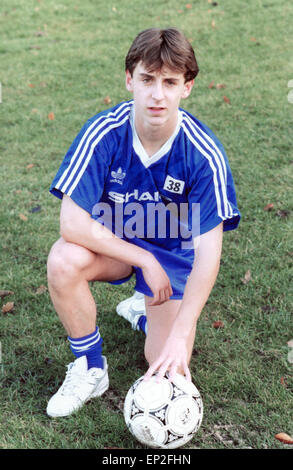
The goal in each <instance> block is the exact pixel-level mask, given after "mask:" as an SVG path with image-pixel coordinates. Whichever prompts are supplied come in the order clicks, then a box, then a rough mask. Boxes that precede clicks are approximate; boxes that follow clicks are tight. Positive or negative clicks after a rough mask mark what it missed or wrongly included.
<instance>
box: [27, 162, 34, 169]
mask: <svg viewBox="0 0 293 470" xmlns="http://www.w3.org/2000/svg"><path fill="white" fill-rule="evenodd" d="M34 166H35V165H34V164H33V163H30V164H29V165H27V166H26V168H27V169H28V170H30V169H31V168H33V167H34Z"/></svg>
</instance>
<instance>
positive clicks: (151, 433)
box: [124, 374, 203, 449]
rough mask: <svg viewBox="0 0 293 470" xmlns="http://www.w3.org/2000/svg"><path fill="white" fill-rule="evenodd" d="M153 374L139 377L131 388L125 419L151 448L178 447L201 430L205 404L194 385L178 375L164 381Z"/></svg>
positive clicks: (131, 429)
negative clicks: (159, 380)
mask: <svg viewBox="0 0 293 470" xmlns="http://www.w3.org/2000/svg"><path fill="white" fill-rule="evenodd" d="M156 380H157V379H156V376H152V377H151V378H150V379H149V380H148V381H145V382H143V377H140V378H139V379H138V380H136V382H135V383H134V384H133V385H132V386H131V387H130V389H129V391H128V393H127V395H126V398H125V401H124V419H125V423H126V425H127V427H128V429H129V430H130V432H131V433H132V435H133V436H134V437H135V438H136V439H137V440H138V441H139V442H141V443H142V444H144V445H146V446H148V447H151V448H161V449H175V448H177V447H180V446H183V445H184V444H186V443H187V442H188V441H190V440H191V439H192V437H193V436H194V434H195V433H196V431H198V429H199V427H200V425H201V421H202V417H203V404H202V400H201V396H200V393H199V391H198V390H197V388H196V387H195V385H194V384H193V383H191V382H188V381H187V380H186V379H185V377H184V376H183V375H180V374H176V375H175V378H174V379H173V381H172V382H170V381H169V380H168V375H167V374H166V375H165V377H164V378H163V379H162V381H161V382H159V383H158V382H157V381H156Z"/></svg>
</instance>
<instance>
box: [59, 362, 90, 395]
mask: <svg viewBox="0 0 293 470" xmlns="http://www.w3.org/2000/svg"><path fill="white" fill-rule="evenodd" d="M73 364H74V363H73V362H72V363H71V364H69V365H68V369H67V372H66V376H65V380H64V383H63V387H62V395H71V394H72V393H74V390H75V389H76V388H77V387H78V386H80V384H81V383H85V382H86V383H87V384H91V385H94V384H95V380H94V379H95V378H96V377H97V373H96V371H91V372H90V374H86V373H78V372H76V371H74V366H73ZM91 378H92V379H93V381H91V380H90V379H91Z"/></svg>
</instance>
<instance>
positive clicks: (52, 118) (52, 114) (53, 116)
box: [48, 111, 55, 121]
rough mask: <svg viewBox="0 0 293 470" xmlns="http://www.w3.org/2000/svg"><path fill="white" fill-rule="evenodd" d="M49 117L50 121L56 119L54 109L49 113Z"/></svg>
mask: <svg viewBox="0 0 293 470" xmlns="http://www.w3.org/2000/svg"><path fill="white" fill-rule="evenodd" d="M48 119H49V120H50V121H54V119H55V114H54V113H53V112H52V111H51V112H50V113H49V114H48Z"/></svg>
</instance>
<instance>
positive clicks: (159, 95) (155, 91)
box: [152, 82, 164, 101]
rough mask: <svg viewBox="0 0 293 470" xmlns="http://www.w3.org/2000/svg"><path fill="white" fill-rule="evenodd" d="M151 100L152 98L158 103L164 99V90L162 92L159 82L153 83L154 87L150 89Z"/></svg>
mask: <svg viewBox="0 0 293 470" xmlns="http://www.w3.org/2000/svg"><path fill="white" fill-rule="evenodd" d="M152 98H154V99H155V100H157V101H160V100H162V99H163V98H164V90H163V85H162V83H160V82H156V83H154V86H153V88H152Z"/></svg>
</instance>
